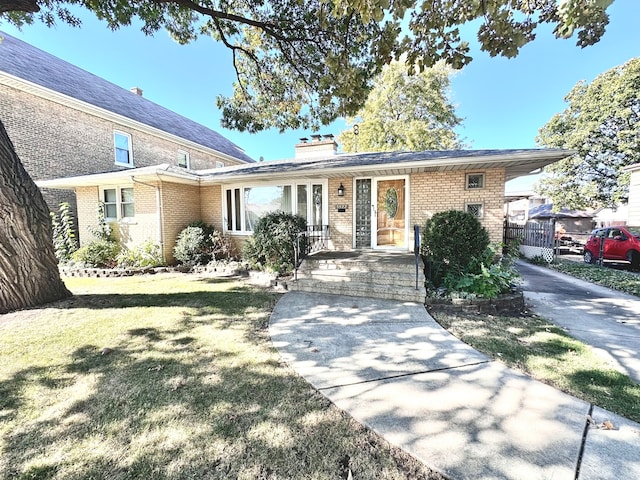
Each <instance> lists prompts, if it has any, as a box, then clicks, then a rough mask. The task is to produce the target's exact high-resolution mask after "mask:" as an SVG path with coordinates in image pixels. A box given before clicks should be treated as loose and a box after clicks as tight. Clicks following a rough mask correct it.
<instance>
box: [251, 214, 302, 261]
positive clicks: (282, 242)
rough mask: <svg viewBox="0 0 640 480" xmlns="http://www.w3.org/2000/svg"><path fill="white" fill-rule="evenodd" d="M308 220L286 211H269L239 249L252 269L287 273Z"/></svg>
mask: <svg viewBox="0 0 640 480" xmlns="http://www.w3.org/2000/svg"><path fill="white" fill-rule="evenodd" d="M306 228H307V221H306V220H305V219H304V218H302V217H299V216H297V215H292V214H290V213H285V212H279V211H277V212H271V213H268V214H266V215H265V216H263V217H262V218H260V220H258V222H257V224H256V226H255V228H254V230H253V235H252V236H251V237H249V238H248V239H247V240H246V241H245V243H244V245H243V249H242V256H243V258H244V259H245V260H246V261H247V262H249V264H250V265H251V266H252V267H253V268H260V269H266V270H271V271H274V272H278V273H289V272H291V271H292V270H293V264H294V262H295V250H294V244H295V242H296V237H297V235H298V233H299V232H302V231H304V230H306Z"/></svg>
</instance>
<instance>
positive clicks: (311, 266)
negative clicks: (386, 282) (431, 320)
mask: <svg viewBox="0 0 640 480" xmlns="http://www.w3.org/2000/svg"><path fill="white" fill-rule="evenodd" d="M298 270H299V271H314V270H343V271H368V272H394V273H406V272H413V273H414V274H415V264H414V263H407V262H398V263H394V262H388V261H380V262H372V261H359V260H349V261H345V260H342V259H322V260H314V259H313V258H306V259H305V260H304V261H303V262H302V265H300V268H299V269H298ZM423 270H424V266H423V264H422V261H421V260H420V259H419V260H418V271H419V272H422V271H423Z"/></svg>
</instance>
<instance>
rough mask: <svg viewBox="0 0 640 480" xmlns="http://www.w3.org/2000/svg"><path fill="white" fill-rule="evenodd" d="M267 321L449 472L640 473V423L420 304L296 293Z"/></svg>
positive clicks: (369, 412) (378, 420)
mask: <svg viewBox="0 0 640 480" xmlns="http://www.w3.org/2000/svg"><path fill="white" fill-rule="evenodd" d="M269 329H270V334H271V338H272V340H273V343H274V345H275V346H276V347H277V348H278V349H279V351H280V354H281V356H282V358H283V360H285V361H286V362H287V363H288V364H289V365H291V366H292V367H293V368H294V369H295V370H296V371H297V372H298V373H299V374H300V375H301V376H303V377H304V378H306V379H307V381H309V382H310V383H311V384H312V385H314V387H315V388H317V389H318V390H319V391H320V392H322V393H323V394H324V395H325V396H327V397H328V398H329V399H330V400H331V401H332V402H333V403H334V404H335V405H337V406H338V407H339V408H341V409H343V410H345V411H347V412H348V413H349V414H350V415H352V416H353V417H354V418H355V419H356V420H358V421H360V422H361V423H363V424H365V425H367V426H369V427H371V428H372V429H373V430H375V431H377V432H378V433H379V434H381V435H382V436H383V437H385V438H386V439H387V440H388V441H389V442H391V443H393V444H395V445H397V446H399V447H401V448H403V449H404V450H406V451H407V452H409V453H411V454H412V455H414V456H415V457H416V458H418V459H419V460H421V461H422V462H424V463H425V464H426V465H428V466H429V467H431V468H433V469H434V470H437V471H439V472H441V473H443V474H444V475H446V476H448V477H450V478H452V479H455V480H461V479H526V480H532V479H553V480H559V479H567V480H575V479H578V480H591V479H594V480H595V479H598V480H602V479H616V480H619V479H637V478H640V454H639V452H640V425H639V424H637V423H634V422H630V421H628V420H626V419H624V418H621V417H618V416H616V415H614V414H612V413H610V412H607V411H605V410H602V409H600V408H598V407H595V406H592V405H590V404H588V403H586V402H583V401H582V400H578V399H576V398H574V397H571V396H569V395H566V394H564V393H561V392H559V391H557V390H555V389H553V388H551V387H549V386H547V385H544V384H542V383H540V382H536V381H534V380H531V379H529V378H528V377H526V376H524V375H521V374H519V373H517V372H515V371H512V370H510V369H508V368H506V367H505V366H503V365H502V364H500V363H498V362H493V361H491V360H490V359H489V358H488V357H486V356H485V355H483V354H481V353H479V352H477V351H476V350H474V349H472V348H471V347H469V346H468V345H466V344H464V343H462V342H461V341H459V340H457V339H456V338H455V337H453V336H452V335H450V334H449V333H448V332H447V331H446V330H444V329H443V328H442V327H440V326H439V325H438V324H437V323H436V322H435V321H434V320H433V319H432V318H431V317H430V316H429V315H428V314H427V312H426V310H425V309H424V307H423V306H421V305H419V304H415V303H401V302H394V301H388V300H376V299H370V298H356V297H347V296H338V295H320V294H311V293H304V292H291V293H287V294H286V295H284V296H283V297H282V298H281V299H280V301H279V302H278V304H277V305H276V308H275V309H274V311H273V314H272V317H271V323H270V327H269ZM589 414H590V415H591V416H592V417H593V419H594V420H595V421H596V423H602V422H604V421H606V420H608V421H610V422H611V423H612V424H613V425H614V426H615V429H614V430H604V429H598V428H596V427H594V426H591V427H590V426H588V424H587V420H586V419H587V415H589ZM353 473H354V478H358V477H357V472H353Z"/></svg>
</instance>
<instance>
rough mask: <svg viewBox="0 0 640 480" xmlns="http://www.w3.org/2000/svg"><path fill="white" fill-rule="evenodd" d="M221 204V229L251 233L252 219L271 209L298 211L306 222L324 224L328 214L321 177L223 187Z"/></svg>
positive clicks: (325, 190)
mask: <svg viewBox="0 0 640 480" xmlns="http://www.w3.org/2000/svg"><path fill="white" fill-rule="evenodd" d="M223 204H224V205H223V211H224V212H225V221H224V227H225V230H226V231H228V232H231V233H234V232H235V233H239V234H250V233H252V232H253V229H254V227H255V224H256V222H257V221H258V220H259V219H260V218H261V217H262V216H263V215H265V214H266V213H269V212H273V211H283V212H287V213H293V214H295V215H299V216H301V217H303V218H304V219H306V220H307V224H308V225H318V226H320V225H326V224H327V223H328V217H329V213H328V210H327V205H328V190H327V184H326V182H322V181H320V182H318V181H299V182H295V183H293V182H292V183H287V184H282V183H268V184H259V185H237V186H232V187H227V188H225V194H224V195H223Z"/></svg>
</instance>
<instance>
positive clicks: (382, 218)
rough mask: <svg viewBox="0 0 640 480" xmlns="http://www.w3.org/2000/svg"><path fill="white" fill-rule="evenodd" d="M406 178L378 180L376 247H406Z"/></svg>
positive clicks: (376, 191) (376, 185) (376, 188)
mask: <svg viewBox="0 0 640 480" xmlns="http://www.w3.org/2000/svg"><path fill="white" fill-rule="evenodd" d="M405 186H406V180H405V179H404V178H394V179H390V180H376V182H375V193H376V205H375V210H376V234H375V238H374V242H375V243H374V247H380V248H406V246H407V229H406V223H407V221H406V201H405V200H406V198H405V194H406V193H405Z"/></svg>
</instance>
